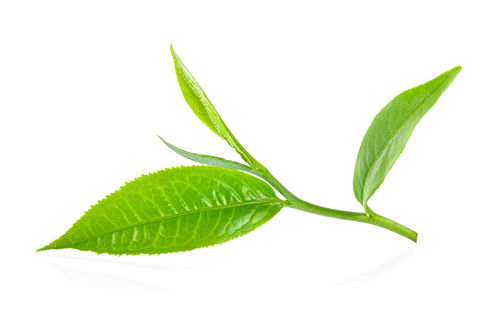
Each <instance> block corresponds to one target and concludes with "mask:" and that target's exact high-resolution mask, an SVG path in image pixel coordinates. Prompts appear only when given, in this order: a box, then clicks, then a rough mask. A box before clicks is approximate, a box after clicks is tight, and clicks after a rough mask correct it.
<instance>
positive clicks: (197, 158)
mask: <svg viewBox="0 0 500 310" xmlns="http://www.w3.org/2000/svg"><path fill="white" fill-rule="evenodd" d="M158 138H160V140H161V141H163V143H165V145H166V146H168V147H169V148H170V149H171V150H172V151H174V152H176V153H177V154H179V155H181V156H182V157H185V158H187V159H189V160H192V161H194V162H197V163H200V164H204V165H208V166H214V167H221V168H228V169H233V170H240V171H245V172H250V173H258V171H255V170H253V169H252V168H251V167H249V166H247V165H243V164H240V163H239V162H236V161H232V160H228V159H224V158H220V157H217V156H211V155H203V154H196V153H192V152H188V151H185V150H183V149H180V148H178V147H176V146H175V145H173V144H170V143H168V142H167V141H165V140H163V138H162V137H160V136H158Z"/></svg>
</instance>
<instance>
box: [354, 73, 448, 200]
mask: <svg viewBox="0 0 500 310" xmlns="http://www.w3.org/2000/svg"><path fill="white" fill-rule="evenodd" d="M449 80H450V77H448V78H447V79H445V80H444V81H443V82H442V83H441V84H440V85H439V86H438V87H437V88H436V90H435V91H434V92H432V94H431V96H434V94H436V93H437V92H438V91H439V90H440V89H441V87H442V86H443V85H444V84H445V83H447V82H448V81H449ZM427 100H428V99H427ZM427 100H425V101H424V103H425V102H426V101H427ZM423 105H424V104H423V103H422V104H420V105H419V106H418V107H417V108H415V109H414V110H413V111H412V112H411V113H410V115H409V116H408V117H407V118H406V119H405V120H404V121H403V122H401V124H400V125H399V126H398V128H397V130H396V131H395V133H394V134H393V135H392V136H391V137H390V138H389V140H387V142H386V143H385V144H384V146H383V147H382V148H381V149H380V151H379V152H378V154H377V156H376V157H375V159H374V160H373V161H372V162H371V163H370V166H369V167H368V169H367V171H366V175H365V177H364V178H363V182H362V184H363V191H362V192H361V200H364V199H363V195H364V193H365V187H366V180H367V179H368V175H370V172H371V170H372V168H373V165H374V164H375V163H376V162H377V161H378V160H379V158H380V156H382V154H383V153H384V150H385V149H386V148H387V146H388V145H389V143H390V142H391V141H392V140H393V139H394V138H395V137H396V136H397V135H398V133H399V132H400V131H401V129H402V128H403V127H404V125H405V124H406V122H407V121H408V120H409V119H410V118H411V117H412V116H413V115H414V114H415V112H416V111H417V110H419V109H420V108H421V107H422V106H423ZM380 185H381V184H380ZM380 185H379V186H378V187H380ZM378 187H377V189H378ZM377 189H375V190H377ZM372 195H373V193H372ZM372 195H370V196H369V197H368V198H367V199H366V201H363V202H362V204H363V205H365V204H366V202H368V200H369V199H370V197H371V196H372Z"/></svg>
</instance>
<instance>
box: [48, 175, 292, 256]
mask: <svg viewBox="0 0 500 310" xmlns="http://www.w3.org/2000/svg"><path fill="white" fill-rule="evenodd" d="M282 206H283V202H282V201H281V200H280V199H279V198H277V197H276V195H275V193H274V191H273V190H272V189H271V187H270V186H269V185H267V184H266V183H265V182H263V181H261V180H259V179H257V178H255V177H253V176H250V175H248V174H246V173H242V172H238V171H234V170H229V169H224V168H217V167H206V166H192V167H179V168H172V169H165V170H162V171H159V172H155V173H152V174H148V175H144V176H141V177H139V178H137V179H135V180H134V181H132V182H130V183H127V184H126V185H124V186H123V187H122V188H121V189H119V190H118V191H116V192H114V193H113V194H111V195H109V196H108V197H106V198H105V199H103V200H101V201H99V202H98V203H97V204H96V205H94V206H93V207H92V208H91V209H90V210H88V211H87V212H86V213H85V214H84V215H83V216H82V217H81V218H80V219H79V220H78V221H77V222H76V223H75V224H74V225H73V227H71V228H70V229H69V230H68V231H67V232H66V233H65V234H64V235H63V236H61V237H60V238H59V239H57V240H56V241H54V242H52V243H51V244H49V245H47V246H45V247H43V248H41V249H40V250H39V251H43V250H50V249H63V248H74V249H78V250H84V251H94V252H96V253H109V254H118V255H121V254H160V253H170V252H177V251H187V250H192V249H195V248H200V247H206V246H210V245H214V244H218V243H223V242H226V241H228V240H231V239H234V238H236V237H239V236H241V235H244V234H246V233H248V232H250V231H252V230H254V229H255V228H257V227H259V226H260V225H262V224H264V223H265V222H267V221H268V220H270V219H271V218H272V217H273V216H274V215H275V214H277V213H278V212H279V211H280V210H281V207H282Z"/></svg>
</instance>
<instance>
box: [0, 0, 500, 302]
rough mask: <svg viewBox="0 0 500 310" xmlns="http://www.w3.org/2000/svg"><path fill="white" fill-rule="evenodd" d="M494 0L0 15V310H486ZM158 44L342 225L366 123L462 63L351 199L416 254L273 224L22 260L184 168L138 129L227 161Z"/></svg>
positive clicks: (371, 235)
mask: <svg viewBox="0 0 500 310" xmlns="http://www.w3.org/2000/svg"><path fill="white" fill-rule="evenodd" d="M496 2H497V1H490V2H488V1H412V2H409V1H342V2H341V1H324V2H320V1H302V2H298V1H284V2H278V1H255V0H254V1H250V2H248V3H246V4H243V3H242V2H237V1H227V2H222V1H198V2H194V1H104V0H98V1H31V2H29V1H19V0H18V1H5V0H4V1H2V2H0V105H1V109H0V135H1V144H0V147H1V152H0V157H1V160H0V165H1V170H0V182H1V184H0V188H1V192H0V193H1V194H0V206H1V208H2V212H1V225H0V232H1V233H0V238H1V247H2V255H1V257H0V260H1V264H0V268H1V274H0V278H1V283H2V286H3V288H1V290H2V298H1V300H0V303H1V306H0V307H1V308H3V309H30V308H34V307H37V308H41V309H68V308H71V309H199V308H204V309H215V308H217V309H261V308H262V309H266V308H273V309H285V308H286V309H329V308H335V309H366V308H367V307H369V308H370V309H382V308H383V309H426V308H427V309H433V308H434V309H435V308H448V309H450V308H454V309H457V308H463V309H472V308H475V309H498V307H499V306H500V301H499V300H498V297H495V295H496V294H498V290H499V278H500V267H499V259H500V250H499V242H498V237H499V236H500V228H499V224H498V219H499V218H500V209H499V205H498V198H497V192H498V188H499V184H500V183H499V179H498V175H499V173H500V168H499V162H498V159H499V158H500V150H499V147H498V146H499V138H498V136H499V132H500V124H499V122H498V119H499V116H500V114H499V108H498V107H499V104H500V102H499V96H498V89H499V87H500V76H499V74H498V72H499V71H500V61H499V55H500V43H499V40H498V31H499V29H500V19H499V18H498V14H499V8H498V7H497V6H496V5H495V4H497V3H496ZM171 42H172V43H173V44H174V46H175V47H176V50H177V52H178V54H179V55H180V56H181V57H182V59H183V60H184V62H185V63H186V64H187V66H188V67H189V68H190V69H191V71H192V73H193V74H194V75H195V76H196V78H197V79H198V81H199V82H200V84H201V85H202V86H203V88H204V89H205V91H206V93H207V94H208V96H209V97H210V98H211V100H212V102H213V103H214V104H215V106H216V107H217V109H218V110H219V112H220V114H221V115H222V117H223V118H224V119H225V121H226V123H227V124H228V125H229V127H230V128H231V129H232V131H233V133H234V134H235V135H236V136H237V137H238V139H239V140H240V142H242V144H243V145H245V146H246V148H247V149H248V150H249V151H250V152H251V153H252V154H254V156H255V157H256V158H257V159H258V160H259V161H261V162H262V163H264V164H265V165H266V166H267V167H268V168H269V169H270V170H271V171H272V172H273V173H274V174H275V175H276V176H277V177H278V178H279V179H280V180H281V181H282V182H283V183H284V184H285V185H286V186H287V187H289V189H290V190H292V192H294V193H296V194H297V195H298V196H300V197H302V198H304V199H306V200H309V201H311V202H315V203H318V204H322V205H325V206H328V207H332V208H339V209H346V210H362V209H361V206H360V205H359V204H358V203H357V202H356V200H355V199H354V195H353V193H352V173H353V168H354V162H355V159H356V155H357V151H358V147H359V144H360V142H361V139H362V137H363V135H364V132H365V131H366V129H367V128H368V126H369V124H370V122H371V120H372V118H373V117H374V115H375V114H376V113H377V112H378V111H379V110H380V109H381V108H382V107H383V106H384V105H385V104H386V103H387V102H389V100H390V99H392V98H393V97H394V96H395V95H397V94H398V93H399V92H401V91H403V90H405V89H408V88H410V87H413V86H416V85H419V84H421V83H423V82H426V81H427V80H430V79H432V78H434V77H435V76H437V75H438V74H440V73H442V72H444V71H446V70H448V69H451V68H452V67H454V66H456V65H462V66H463V71H462V72H461V73H460V75H459V76H458V77H457V79H456V80H455V82H454V83H453V84H452V85H451V87H450V88H449V89H448V90H447V91H446V92H445V93H444V95H443V96H442V98H441V99H440V100H439V102H438V103H437V104H436V105H435V107H434V108H432V109H431V111H429V113H428V115H426V117H425V118H424V119H423V120H422V122H421V123H420V124H419V126H418V127H417V129H416V130H415V132H414V134H413V136H412V138H411V139H410V141H409V144H408V146H407V148H406V149H405V151H404V152H403V154H402V156H401V157H400V159H399V160H398V161H397V163H396V165H395V166H394V168H393V170H392V171H391V172H390V173H389V175H388V177H387V179H386V181H385V183H384V184H383V185H382V187H381V188H380V189H379V191H378V192H377V193H376V194H375V195H374V196H373V199H372V200H371V206H372V208H373V209H374V210H375V211H376V212H378V213H380V214H383V215H385V216H387V217H389V218H392V219H394V220H397V221H399V222H401V223H403V224H405V225H407V226H409V227H411V228H413V229H415V230H417V231H418V232H419V241H418V243H417V244H413V243H412V242H410V241H408V240H406V239H404V238H402V237H400V236H398V235H396V234H394V233H391V232H388V231H385V230H383V229H380V228H377V227H373V226H370V225H365V224H360V223H354V222H344V221H341V220H336V219H331V218H324V217H320V216H316V215H311V214H307V213H303V212H300V211H297V210H292V209H285V210H283V211H282V212H281V213H280V214H278V215H277V216H276V217H275V218H274V219H273V220H271V221H270V222H269V223H267V224H266V225H264V226H263V227H262V228H260V229H258V230H256V231H255V232H253V233H250V234H249V235H247V236H245V237H242V238H239V239H237V240H235V241H232V242H229V243H227V244H224V245H222V246H215V247H211V248H207V249H201V250H196V251H192V252H186V253H180V254H167V255H160V256H129V257H114V256H109V255H95V254H92V253H86V252H79V251H76V250H60V251H47V252H43V253H38V254H35V250H36V249H37V248H39V247H41V246H43V245H45V244H47V243H49V242H51V241H52V240H54V239H55V238H57V237H58V236H59V235H61V234H62V233H64V232H65V230H66V229H67V228H68V227H69V226H70V225H71V224H72V223H73V222H74V221H75V220H77V219H78V218H79V217H80V216H81V215H82V214H83V212H84V211H85V210H86V209H87V208H88V207H89V206H90V205H92V204H93V203H95V202H96V201H97V200H98V199H100V198H102V197H104V196H105V195H106V194H108V193H110V192H112V191H114V190H115V189H117V188H118V187H119V186H120V185H122V184H123V183H124V182H125V181H129V180H131V179H133V178H135V177H137V176H139V175H140V174H142V173H146V172H152V171H156V170H159V169H163V168H166V167H171V166H176V165H188V164H190V163H189V162H188V161H187V160H184V159H183V158H180V157H179V156H177V155H176V154H174V153H173V152H171V151H169V150H168V149H167V148H166V147H165V146H164V145H163V144H162V143H161V142H160V141H159V140H158V138H157V137H156V135H157V134H160V135H162V136H163V137H165V138H166V139H168V140H170V141H171V142H172V143H174V144H176V145H178V146H180V147H183V148H185V149H188V150H191V151H196V152H200V153H208V154H214V155H218V156H223V157H226V158H231V159H237V158H238V157H237V155H235V154H234V153H233V151H232V150H231V149H230V147H229V146H227V145H225V143H224V142H223V141H222V140H220V139H219V138H218V137H217V136H215V135H214V134H213V133H212V132H210V131H209V130H208V129H207V128H206V127H205V126H204V125H203V124H202V123H201V122H200V121H198V120H197V119H196V117H195V115H194V114H193V113H192V112H191V111H190V109H189V107H188V106H187V104H185V102H184V100H183V98H182V95H181V92H180V90H179V88H178V85H177V82H176V79H175V73H174V67H173V63H172V60H171V57H170V54H169V44H170V43H171Z"/></svg>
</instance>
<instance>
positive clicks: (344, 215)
mask: <svg viewBox="0 0 500 310" xmlns="http://www.w3.org/2000/svg"><path fill="white" fill-rule="evenodd" d="M251 173H253V174H255V175H258V176H260V177H261V178H263V179H264V180H266V181H267V182H268V183H269V184H271V185H272V186H273V187H274V188H275V189H276V190H277V191H278V192H280V193H281V194H282V195H283V196H284V197H285V198H286V199H287V200H288V202H289V204H287V207H290V208H294V209H297V210H301V211H305V212H309V213H314V214H318V215H323V216H328V217H333V218H338V219H342V220H348V221H355V222H361V223H367V224H372V225H375V226H379V227H382V228H385V229H388V230H390V231H392V232H395V233H397V234H399V235H401V236H403V237H406V238H408V239H410V240H412V241H413V242H417V237H418V233H417V232H416V231H414V230H412V229H410V228H408V227H406V226H404V225H401V224H399V223H397V222H395V221H393V220H391V219H388V218H386V217H384V216H382V215H379V214H376V213H375V212H373V211H371V209H370V211H371V214H370V215H367V214H366V213H361V212H351V211H343V210H336V209H330V208H325V207H321V206H318V205H315V204H312V203H310V202H307V201H305V200H302V199H300V198H298V197H297V196H295V195H294V194H292V193H291V192H290V191H289V190H288V189H287V188H286V187H285V186H283V184H281V183H280V182H279V181H278V180H277V179H276V178H275V177H274V176H273V175H272V174H271V173H270V172H266V173H256V171H255V170H254V171H251Z"/></svg>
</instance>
